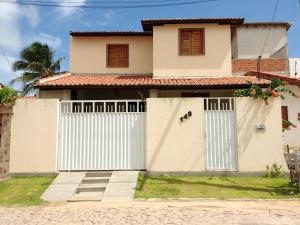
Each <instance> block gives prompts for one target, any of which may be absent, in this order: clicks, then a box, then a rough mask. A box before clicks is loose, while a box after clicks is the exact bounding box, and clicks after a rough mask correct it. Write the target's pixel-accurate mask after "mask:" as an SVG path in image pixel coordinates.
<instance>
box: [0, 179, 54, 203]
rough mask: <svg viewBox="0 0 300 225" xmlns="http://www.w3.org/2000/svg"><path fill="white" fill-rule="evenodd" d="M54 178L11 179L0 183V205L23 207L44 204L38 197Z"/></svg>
mask: <svg viewBox="0 0 300 225" xmlns="http://www.w3.org/2000/svg"><path fill="white" fill-rule="evenodd" d="M53 179H54V177H11V178H8V179H6V180H3V181H0V205H5V206H18V205H19V206H23V205H40V204H42V203H44V202H43V201H42V200H41V199H40V197H41V195H42V194H43V192H44V191H45V190H46V189H47V187H48V186H49V185H50V184H51V182H52V180H53Z"/></svg>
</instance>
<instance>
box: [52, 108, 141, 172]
mask: <svg viewBox="0 0 300 225" xmlns="http://www.w3.org/2000/svg"><path fill="white" fill-rule="evenodd" d="M82 105H83V106H85V109H86V110H87V112H84V111H81V110H79V111H78V109H77V108H75V111H76V112H72V105H71V106H69V107H67V110H68V111H65V112H61V114H60V131H59V142H60V143H59V152H58V160H57V162H58V169H59V170H60V171H72V170H130V169H145V159H144V157H145V153H144V119H145V117H144V113H143V112H117V111H115V112H99V111H98V110H97V111H96V108H97V107H95V104H93V107H92V108H90V107H89V106H88V105H85V104H82ZM128 108H129V107H128ZM62 111H63V110H62Z"/></svg>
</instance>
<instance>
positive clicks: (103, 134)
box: [10, 18, 290, 173]
mask: <svg viewBox="0 0 300 225" xmlns="http://www.w3.org/2000/svg"><path fill="white" fill-rule="evenodd" d="M289 26H290V25H289V24H288V23H280V24H277V23H272V24H270V23H262V24H245V23H244V19H243V18H198V19H154V20H151V19H150V20H142V27H143V31H125V32H124V31H116V32H107V31H101V32H70V64H69V65H70V68H69V72H68V73H65V74H61V75H58V76H54V77H50V78H44V79H41V80H40V81H39V82H38V83H37V85H36V88H37V90H38V93H37V97H38V98H39V99H36V100H24V99H23V100H18V102H17V104H16V106H15V112H14V117H13V121H12V127H13V129H12V140H13V141H12V143H11V145H12V151H11V154H12V162H11V165H12V166H11V167H10V168H11V172H12V173H18V172H24V171H26V172H30V171H32V170H35V171H40V172H45V171H48V172H53V171H57V170H58V171H63V170H122V169H137V170H149V171H154V172H155V171H156V172H203V171H213V172H215V171H234V172H237V171H239V172H263V171H264V170H265V166H266V165H271V164H272V163H274V162H276V163H278V164H281V165H283V167H284V169H286V166H285V162H284V157H283V154H282V153H283V140H282V131H281V113H280V110H281V108H280V107H281V105H280V99H279V98H277V99H276V98H275V99H273V100H270V103H269V105H268V106H266V105H265V103H264V102H263V101H259V100H255V99H252V98H234V97H233V96H234V91H235V90H236V89H240V88H245V87H248V86H249V82H252V83H255V84H257V85H260V86H262V87H266V86H267V85H268V84H269V83H270V81H269V80H267V79H258V78H256V77H252V76H242V75H244V73H245V72H247V71H249V70H252V69H253V67H254V68H255V65H256V63H257V61H256V57H255V52H256V51H257V50H258V49H259V47H261V44H259V43H258V42H253V39H249V38H247V37H248V35H247V34H249V32H250V34H252V32H254V33H256V35H254V36H257V37H260V38H259V40H261V41H262V42H263V40H264V39H263V36H264V34H265V33H266V30H268V29H269V27H271V28H272V32H273V33H276V38H271V39H272V43H271V44H269V45H268V47H267V48H266V51H265V52H264V55H263V59H262V66H261V71H264V70H267V71H272V72H276V73H277V72H278V73H282V74H284V73H286V72H287V55H286V54H287V50H286V31H287V29H288V27H289ZM275 31H276V32H275ZM271 37H273V36H271ZM245 38H247V39H245ZM246 45H249V46H251V47H250V48H248V47H247V46H246ZM247 49H248V50H247ZM247 51H248V52H247ZM269 51H271V53H270V54H268V52H269ZM243 71H245V72H243ZM53 99H56V100H53ZM57 99H60V100H61V101H60V102H59V101H58V100H57ZM30 101H31V102H30ZM33 110H35V111H36V112H39V113H36V112H32V111H33ZM21 114H22V116H21ZM25 117H26V119H24V118H25ZM41 121H43V126H39V125H40V123H41ZM28 126H30V127H32V128H33V129H34V128H35V127H39V129H36V133H35V134H34V135H33V134H32V133H30V132H28V133H26V134H24V133H22V135H21V133H20V131H19V130H22V129H20V127H28ZM17 128H19V129H17ZM32 138H35V139H36V141H37V144H36V145H35V146H32V145H30V143H31V142H32V141H33V142H35V140H32ZM46 138H47V139H46ZM24 143H25V144H24ZM44 143H45V144H44ZM27 145H28V146H30V147H31V148H30V149H29V148H28V149H27V148H26V149H25V148H24V146H27ZM40 145H44V146H45V147H44V148H42V149H43V152H41V151H40V150H41V148H40ZM21 149H22V150H21ZM54 150H55V151H54ZM56 152H57V154H56ZM27 155H28V156H34V157H35V159H34V160H31V158H30V160H31V163H30V168H29V166H28V165H27V164H26V162H27V160H26V159H25V158H26V157H27ZM24 157H25V158H24ZM40 162H43V163H40ZM34 163H36V164H34ZM26 168H27V170H26ZM28 168H29V169H28Z"/></svg>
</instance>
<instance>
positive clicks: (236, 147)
mask: <svg viewBox="0 0 300 225" xmlns="http://www.w3.org/2000/svg"><path fill="white" fill-rule="evenodd" d="M203 99H204V101H203V131H204V132H203V134H204V137H203V139H204V145H203V147H204V149H203V150H204V152H203V156H204V157H203V160H204V167H205V171H206V172H238V171H239V160H238V158H239V150H238V142H237V126H236V124H237V115H236V107H237V105H236V97H207V98H203ZM210 99H217V100H218V108H219V107H220V105H219V104H220V100H221V99H232V100H233V105H234V108H233V110H232V112H233V118H234V126H233V127H234V140H235V141H234V146H235V149H236V153H235V160H234V161H235V165H236V166H235V167H236V168H235V169H234V170H217V169H214V170H208V169H207V160H206V155H207V149H206V129H205V111H207V110H205V104H206V103H205V101H208V100H210ZM231 107H232V106H231Z"/></svg>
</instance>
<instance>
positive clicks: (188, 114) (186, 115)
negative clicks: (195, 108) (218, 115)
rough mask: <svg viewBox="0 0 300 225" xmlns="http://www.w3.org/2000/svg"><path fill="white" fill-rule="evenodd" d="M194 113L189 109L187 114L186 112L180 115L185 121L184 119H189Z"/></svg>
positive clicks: (181, 119)
mask: <svg viewBox="0 0 300 225" xmlns="http://www.w3.org/2000/svg"><path fill="white" fill-rule="evenodd" d="M192 115H193V114H192V112H191V111H188V113H187V114H184V116H182V117H180V121H181V122H183V121H184V120H187V119H188V118H189V117H191V116H192Z"/></svg>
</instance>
